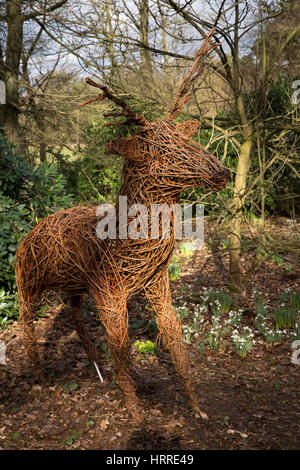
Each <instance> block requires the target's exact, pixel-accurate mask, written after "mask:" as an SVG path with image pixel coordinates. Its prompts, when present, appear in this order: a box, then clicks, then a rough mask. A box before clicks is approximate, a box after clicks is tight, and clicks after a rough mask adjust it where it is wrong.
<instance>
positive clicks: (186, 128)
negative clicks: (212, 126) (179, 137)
mask: <svg viewBox="0 0 300 470" xmlns="http://www.w3.org/2000/svg"><path fill="white" fill-rule="evenodd" d="M200 126H201V123H200V122H199V121H184V122H180V123H179V124H177V126H176V129H177V130H178V131H179V132H181V133H182V134H184V135H185V136H186V137H192V136H193V135H194V134H195V132H197V130H198V129H199V127H200Z"/></svg>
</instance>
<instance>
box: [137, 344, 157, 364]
mask: <svg viewBox="0 0 300 470" xmlns="http://www.w3.org/2000/svg"><path fill="white" fill-rule="evenodd" d="M134 347H135V349H136V350H137V352H138V356H137V360H138V361H139V360H140V359H141V354H144V355H145V356H147V355H148V354H151V355H152V356H153V355H154V354H155V351H156V346H155V344H154V343H152V341H149V340H148V341H139V340H138V341H136V342H135V343H134Z"/></svg>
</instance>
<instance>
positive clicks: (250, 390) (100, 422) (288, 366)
mask: <svg viewBox="0 0 300 470" xmlns="http://www.w3.org/2000/svg"><path fill="white" fill-rule="evenodd" d="M284 227H287V223H286V222H282V224H281V228H280V229H278V230H279V231H282V230H283V229H284ZM277 228H278V225H277ZM226 256H227V255H225V254H222V256H221V255H220V256H219V255H218V252H215V253H213V254H212V251H211V250H209V249H208V248H207V247H206V246H205V247H204V248H203V249H201V250H199V251H197V252H195V254H194V255H193V256H191V257H185V258H184V259H183V260H182V262H181V276H180V278H179V279H178V280H177V281H172V282H171V289H172V293H173V297H174V299H175V304H176V302H177V301H179V300H180V301H181V302H182V303H183V305H187V307H189V305H190V304H191V302H193V306H195V304H197V302H198V303H200V302H201V298H202V296H203V293H204V291H205V289H208V288H209V289H211V290H213V289H215V290H216V291H219V290H220V288H221V287H222V288H224V289H225V288H227V287H228V278H227V266H228V258H227V257H226ZM253 256H254V255H251V250H250V254H249V251H247V259H246V255H245V256H244V258H243V259H242V265H243V267H244V269H245V270H246V271H247V270H248V271H247V273H248V274H247V276H246V277H247V279H248V285H247V287H246V289H245V291H244V292H242V293H231V294H230V295H232V296H234V297H235V300H236V304H237V306H238V307H239V308H242V309H243V325H246V326H250V327H253V324H254V321H255V300H254V297H255V296H254V295H253V288H257V289H259V293H260V296H261V298H263V299H266V298H268V299H269V300H268V302H269V305H270V306H271V307H272V305H273V306H274V305H275V304H276V302H277V300H278V298H279V295H280V293H282V292H283V291H287V292H297V291H298V292H299V271H297V269H296V268H295V267H294V264H293V258H294V256H293V255H291V266H292V269H290V267H289V268H288V269H287V268H286V265H285V264H281V263H279V264H280V265H278V262H277V263H276V262H274V260H273V261H271V260H268V259H266V260H264V261H263V262H262V263H261V264H260V265H258V266H256V267H255V268H254V269H253V270H252V271H251V273H250V270H249V269H250V268H249V267H250V266H251V263H252V262H253ZM277 261H278V260H277ZM191 295H192V301H191ZM46 301H47V305H48V307H47V308H46V310H44V311H43V313H42V315H41V317H40V319H39V320H38V321H37V322H36V327H37V332H38V338H39V348H40V351H41V352H42V354H43V357H44V361H45V363H46V380H45V382H44V383H39V382H37V381H36V380H35V378H34V376H33V374H32V371H31V369H30V364H29V362H28V360H27V357H26V355H25V353H24V348H23V346H22V341H21V338H20V329H19V325H18V324H17V323H15V324H13V325H12V327H11V328H10V329H9V330H5V331H2V332H1V335H0V337H1V339H2V340H5V342H6V344H7V356H6V364H2V365H1V364H0V449H114V450H118V449H122V450H123V449H130V450H132V449H134V450H139V449H155V450H160V449H167V450H172V449H176V450H180V449H183V450H190V449H299V447H300V406H299V403H300V387H299V385H300V365H297V364H293V363H292V361H291V356H292V349H291V341H279V342H277V343H273V344H268V343H267V342H265V341H263V340H262V337H261V334H260V333H259V332H257V331H255V334H254V337H255V339H256V342H255V347H253V348H252V349H251V350H250V351H248V353H247V355H246V357H241V356H239V355H238V354H237V353H236V352H235V351H234V350H233V348H232V347H229V345H228V343H227V344H226V343H225V345H224V347H220V348H219V349H211V348H210V347H209V346H208V345H207V344H205V346H204V348H203V347H202V348H199V347H197V346H198V344H197V341H195V340H191V341H190V343H189V344H187V348H188V352H189V356H190V362H191V368H192V374H193V377H194V380H195V383H196V391H197V395H198V397H199V404H200V408H201V409H202V410H204V411H205V412H206V413H207V414H208V416H209V420H208V421H203V420H201V419H199V418H196V417H194V416H193V414H192V413H191V412H190V410H189V408H188V405H187V402H186V400H185V397H184V395H183V393H182V391H181V388H180V384H179V380H178V377H177V375H176V373H175V369H174V367H173V364H172V362H171V359H170V356H169V355H168V354H167V353H166V352H164V351H162V350H161V349H159V350H158V351H157V353H156V354H154V355H150V354H149V355H142V358H138V353H137V351H136V349H135V347H134V342H135V341H136V340H137V339H139V340H142V341H145V340H149V339H150V340H151V341H155V339H154V336H153V335H152V334H151V328H149V327H148V326H149V322H148V316H147V308H146V305H145V303H144V300H143V298H141V297H136V298H134V299H132V300H131V301H130V304H129V316H130V336H131V340H132V367H133V369H134V370H135V372H136V375H137V376H138V380H137V394H138V397H139V399H140V400H141V403H142V405H143V407H144V409H145V410H146V417H145V420H144V421H143V422H142V423H141V424H139V425H135V424H133V423H132V422H131V420H130V417H129V415H128V413H127V411H126V409H125V408H124V402H123V396H122V393H121V392H120V390H119V389H118V387H117V386H116V383H115V377H114V370H113V364H112V361H111V358H110V355H109V352H108V351H107V347H106V342H105V332H104V329H103V327H101V326H99V323H98V321H97V319H96V313H95V307H94V304H93V301H92V299H90V298H89V297H86V298H85V307H84V315H85V318H86V323H87V329H88V331H89V332H90V335H91V337H92V338H93V340H94V341H95V343H96V344H97V346H98V349H99V355H100V357H101V358H100V360H99V364H100V367H101V370H102V373H103V376H104V384H101V383H100V381H99V379H98V377H97V374H96V371H95V369H94V368H93V366H92V365H91V364H90V363H89V362H88V360H87V358H86V354H85V352H84V350H83V348H82V345H81V343H80V340H79V339H78V337H77V334H76V332H75V331H74V329H73V325H72V322H71V318H70V307H69V306H66V305H65V304H64V303H63V302H62V301H61V300H60V298H58V297H57V296H55V295H49V296H48V297H47V299H46ZM205 315H206V316H208V315H209V312H205V313H204V316H205ZM184 321H185V322H187V323H188V321H189V318H188V317H187V318H186V319H184ZM147 322H148V323H147ZM198 336H199V335H198ZM200 336H201V333H200ZM138 359H140V360H138Z"/></svg>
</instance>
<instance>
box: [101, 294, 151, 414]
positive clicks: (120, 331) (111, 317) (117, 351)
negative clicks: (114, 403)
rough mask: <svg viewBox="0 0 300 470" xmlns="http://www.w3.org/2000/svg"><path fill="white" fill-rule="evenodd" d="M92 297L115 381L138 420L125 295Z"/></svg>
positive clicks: (129, 408)
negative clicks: (103, 328)
mask: <svg viewBox="0 0 300 470" xmlns="http://www.w3.org/2000/svg"><path fill="white" fill-rule="evenodd" d="M94 297H95V301H96V305H97V308H98V311H99V316H100V320H101V322H102V323H103V325H104V327H105V329H106V338H107V342H108V345H109V348H110V352H111V354H112V357H113V360H114V363H115V367H116V372H117V383H118V385H119V387H120V389H121V390H122V392H123V393H124V396H125V403H126V406H127V408H128V410H129V412H130V413H131V415H132V417H133V420H134V421H135V422H138V421H140V420H141V419H142V412H141V407H140V405H139V402H138V399H137V396H136V387H135V383H134V380H133V379H132V377H131V376H130V369H129V356H130V340H129V335H128V312H127V305H126V304H127V302H126V296H125V295H124V294H123V293H120V292H111V294H110V295H107V294H105V295H103V293H102V294H99V293H96V294H95V293H94Z"/></svg>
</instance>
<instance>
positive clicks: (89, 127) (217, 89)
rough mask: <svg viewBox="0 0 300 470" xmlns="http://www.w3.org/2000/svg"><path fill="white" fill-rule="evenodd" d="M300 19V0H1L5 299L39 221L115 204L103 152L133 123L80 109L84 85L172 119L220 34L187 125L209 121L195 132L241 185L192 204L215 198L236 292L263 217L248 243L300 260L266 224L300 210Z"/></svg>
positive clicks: (187, 196) (199, 194)
mask: <svg viewBox="0 0 300 470" xmlns="http://www.w3.org/2000/svg"><path fill="white" fill-rule="evenodd" d="M299 20H300V13H299V6H298V4H297V2H296V1H295V0H290V1H261V0H254V1H251V2H250V1H248V0H242V1H238V2H235V1H234V0H224V1H221V2H219V1H217V0H192V1H187V0H186V1H173V0H132V1H126V0H112V1H101V0H84V1H80V2H75V1H73V0H61V1H55V0H50V1H47V2H46V1H42V0H36V1H33V0H6V1H1V2H0V21H1V26H0V40H1V43H0V80H2V81H3V82H5V85H6V100H5V104H1V105H0V127H1V164H0V183H1V186H0V205H1V207H0V209H1V210H0V223H1V235H0V256H1V264H0V271H1V272H0V280H1V283H2V285H3V289H4V291H5V292H6V293H7V292H8V293H9V294H7V295H10V293H12V292H13V289H14V277H13V261H14V253H15V249H16V246H17V244H18V242H19V241H20V239H21V238H22V237H23V236H24V234H25V233H26V232H27V231H28V230H29V229H30V227H32V225H33V224H35V223H36V222H37V221H38V220H40V218H41V217H44V216H46V215H48V214H49V213H50V212H51V211H55V210H57V209H58V208H60V207H66V206H68V205H70V204H76V203H81V202H84V201H90V200H95V201H99V200H100V201H103V200H108V199H109V200H114V198H115V196H116V193H117V189H118V184H119V177H120V173H121V168H122V159H121V158H118V157H116V156H112V155H110V154H109V153H108V152H107V150H105V147H104V144H105V142H107V141H108V140H109V139H111V138H112V137H113V136H115V135H117V134H120V133H122V134H124V135H127V134H128V133H129V132H130V129H127V128H122V129H121V128H116V127H105V126H104V124H105V122H106V121H107V120H109V119H110V118H104V116H103V115H104V114H105V113H107V112H108V111H110V110H111V108H110V105H109V104H106V103H101V104H99V105H97V106H96V105H89V106H86V107H80V106H79V103H80V102H82V101H84V100H85V99H87V98H90V97H93V96H94V91H93V90H91V89H88V86H87V85H85V84H84V78H85V77H87V76H90V77H91V78H94V79H96V80H98V81H99V82H102V83H104V84H106V85H108V86H110V87H111V88H112V89H114V91H115V92H117V93H119V94H120V95H121V96H122V97H124V98H125V99H126V100H128V102H129V103H130V105H131V106H132V107H134V108H135V109H136V110H137V111H139V112H143V113H144V115H145V116H146V117H148V118H151V119H152V118H154V117H158V116H162V115H165V113H166V112H167V110H168V108H169V106H170V105H171V103H172V101H173V98H174V95H175V93H176V91H177V84H179V83H181V79H182V77H183V76H184V75H185V73H186V71H187V69H188V67H189V66H190V64H191V61H192V60H193V58H194V54H195V52H196V50H197V49H198V47H199V45H200V43H201V41H202V40H203V38H204V37H206V35H207V34H208V32H209V31H210V30H211V28H212V27H214V28H216V29H215V33H214V35H213V38H212V42H218V43H220V46H219V47H217V48H216V49H215V52H214V53H213V54H212V55H211V56H210V58H209V60H208V61H207V64H206V67H205V69H204V72H203V76H202V78H201V80H199V82H198V83H196V85H195V87H194V89H193V100H191V101H190V103H188V104H187V105H186V106H185V108H184V110H183V112H182V113H181V114H180V116H179V118H178V119H179V120H186V119H190V118H193V119H197V120H199V121H201V129H200V131H199V132H198V135H196V136H195V138H196V139H197V140H199V141H201V143H202V144H203V145H205V146H207V147H209V149H210V151H213V152H214V153H215V154H217V155H218V157H219V158H220V159H221V160H222V161H223V162H224V163H225V164H226V166H227V167H228V168H230V170H231V174H232V180H231V183H230V184H229V185H228V187H227V188H226V189H225V190H224V191H222V192H221V193H219V194H217V195H215V194H211V193H207V191H203V190H201V189H197V190H193V191H189V192H185V193H183V195H182V198H183V200H190V201H198V202H199V201H202V202H203V203H204V204H205V207H206V215H207V216H208V217H210V219H211V223H212V224H214V227H217V228H216V229H215V230H214V233H215V234H218V236H216V235H215V236H214V237H212V238H210V239H209V240H208V241H210V242H211V244H212V248H213V249H215V250H218V251H219V253H221V254H222V253H223V252H224V253H225V252H226V253H228V255H229V264H228V272H229V278H230V282H231V283H232V286H235V287H236V288H240V287H241V286H243V283H244V281H245V278H244V277H243V276H242V266H241V253H242V251H243V236H242V226H243V225H245V224H246V225H247V226H249V225H251V223H252V222H253V218H256V219H259V221H260V224H259V225H258V226H256V237H255V240H254V238H253V240H252V242H251V243H252V245H251V244H250V245H251V249H255V250H257V256H256V263H260V262H261V260H262V259H263V257H264V256H268V255H269V253H272V254H274V253H275V255H276V256H284V255H283V254H282V252H286V250H288V252H292V253H295V254H298V253H299V246H298V244H297V243H296V242H295V240H290V241H289V242H287V241H284V243H283V241H282V240H280V239H276V237H274V236H272V234H268V233H267V230H266V227H265V220H266V217H268V216H269V215H282V216H286V217H290V218H291V219H295V218H296V216H297V213H298V212H299V202H298V195H299V178H298V177H299V167H298V164H299V158H298V155H299V129H300V127H299V105H298V104H297V101H298V100H297V97H298V94H297V86H298V87H299V84H300V82H297V80H300V74H299V68H298V67H299V31H300V21H299ZM297 83H298V85H297ZM293 87H294V88H293ZM293 97H294V98H293ZM299 98H300V97H299ZM257 232H259V236H258V237H257ZM283 245H284V246H283ZM254 269H255V266H254Z"/></svg>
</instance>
